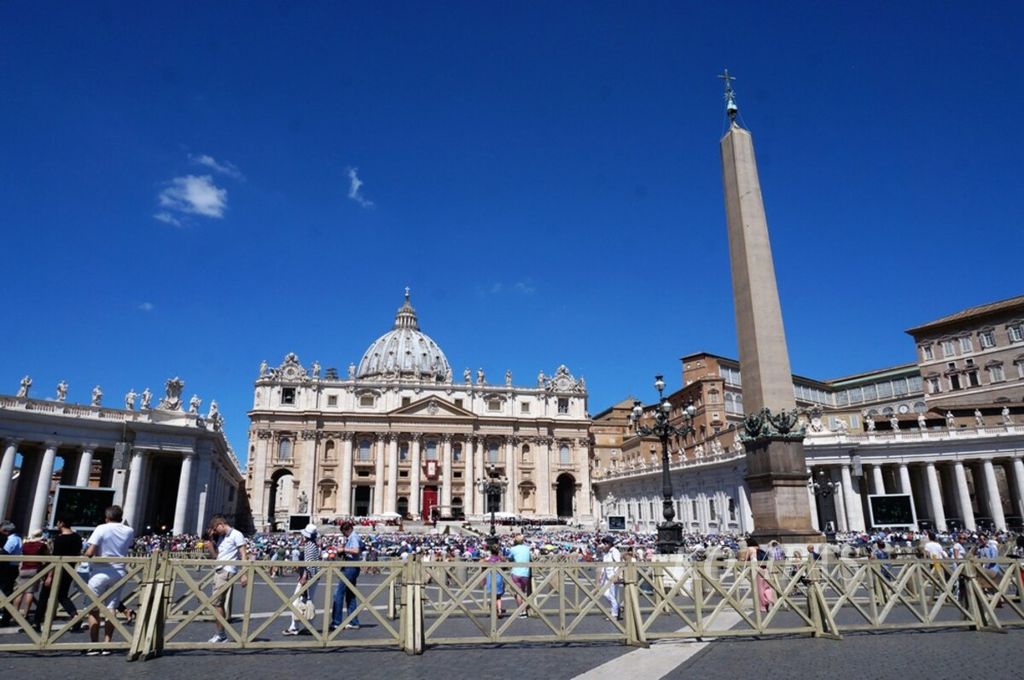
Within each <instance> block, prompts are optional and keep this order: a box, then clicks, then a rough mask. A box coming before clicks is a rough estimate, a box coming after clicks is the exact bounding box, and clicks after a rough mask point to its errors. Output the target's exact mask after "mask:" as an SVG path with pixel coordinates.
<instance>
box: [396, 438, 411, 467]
mask: <svg viewBox="0 0 1024 680" xmlns="http://www.w3.org/2000/svg"><path fill="white" fill-rule="evenodd" d="M398 460H400V461H402V462H403V463H404V462H406V461H408V460H409V442H402V443H401V444H399V445H398Z"/></svg>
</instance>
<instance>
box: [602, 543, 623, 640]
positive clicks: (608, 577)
mask: <svg viewBox="0 0 1024 680" xmlns="http://www.w3.org/2000/svg"><path fill="white" fill-rule="evenodd" d="M601 552H602V553H603V555H602V557H601V561H602V562H604V564H605V566H604V568H603V569H601V579H600V582H599V583H598V585H599V586H600V588H601V592H602V594H603V595H604V599H606V600H608V604H609V605H610V606H611V609H612V618H614V619H616V620H618V619H619V617H620V613H619V564H620V563H621V562H622V555H621V554H620V553H619V549H618V548H616V547H615V543H614V541H612V539H611V537H610V536H605V537H604V538H602V539H601Z"/></svg>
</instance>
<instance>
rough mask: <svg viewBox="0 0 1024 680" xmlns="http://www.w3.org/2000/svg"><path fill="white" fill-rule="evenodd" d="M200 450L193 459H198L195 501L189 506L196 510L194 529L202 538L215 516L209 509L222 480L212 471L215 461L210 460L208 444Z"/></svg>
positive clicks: (204, 444)
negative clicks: (210, 519)
mask: <svg viewBox="0 0 1024 680" xmlns="http://www.w3.org/2000/svg"><path fill="white" fill-rule="evenodd" d="M198 448H199V452H198V453H196V454H194V455H193V456H192V457H193V458H195V459H196V460H195V462H196V463H197V466H196V473H195V476H196V486H195V489H196V493H195V501H194V502H192V503H189V506H190V507H194V508H195V509H196V513H195V518H194V521H193V523H192V528H193V530H194V531H195V533H197V534H199V535H200V536H201V535H202V533H203V529H204V528H205V527H206V518H207V517H208V516H210V515H213V513H212V512H210V510H209V509H210V508H212V507H213V504H212V500H213V496H214V492H215V491H216V488H217V486H218V485H219V482H220V478H219V475H217V474H216V472H214V471H213V470H212V468H213V461H212V460H210V458H211V451H210V448H209V447H208V442H201V443H200V446H199V447H198ZM182 464H183V465H184V461H182ZM218 512H219V509H218ZM174 519H175V521H177V519H178V518H177V513H175V518H174Z"/></svg>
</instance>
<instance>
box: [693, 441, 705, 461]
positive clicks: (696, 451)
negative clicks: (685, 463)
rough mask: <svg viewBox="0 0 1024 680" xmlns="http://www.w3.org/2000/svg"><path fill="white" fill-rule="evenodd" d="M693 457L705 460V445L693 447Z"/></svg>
mask: <svg viewBox="0 0 1024 680" xmlns="http://www.w3.org/2000/svg"><path fill="white" fill-rule="evenodd" d="M693 457H694V458H703V457H704V445H703V444H697V446H695V447H693Z"/></svg>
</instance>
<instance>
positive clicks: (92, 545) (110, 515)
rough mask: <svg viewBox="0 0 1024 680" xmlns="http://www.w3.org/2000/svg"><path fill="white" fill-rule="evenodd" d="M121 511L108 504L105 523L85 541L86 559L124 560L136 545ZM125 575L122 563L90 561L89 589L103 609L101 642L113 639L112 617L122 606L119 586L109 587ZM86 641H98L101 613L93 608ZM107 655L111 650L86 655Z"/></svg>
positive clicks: (133, 535) (97, 608)
mask: <svg viewBox="0 0 1024 680" xmlns="http://www.w3.org/2000/svg"><path fill="white" fill-rule="evenodd" d="M123 515H124V512H123V511H122V510H121V506H119V505H111V506H110V507H109V508H107V509H106V511H105V512H104V517H105V518H106V522H104V523H103V524H101V525H100V526H98V527H96V528H95V529H94V530H93V532H92V535H91V536H89V540H88V541H86V547H85V556H86V557H87V558H89V557H127V556H128V551H129V550H131V548H132V544H133V543H134V542H135V530H134V529H132V528H131V527H130V526H127V525H125V524H123V523H122V521H121V520H122V519H123ZM124 575H125V565H124V562H93V563H92V564H91V565H90V569H89V590H91V591H92V592H93V593H94V594H95V595H96V597H97V598H102V602H103V606H104V607H106V612H105V614H104V617H103V618H104V625H103V641H104V642H111V641H112V640H113V637H114V623H113V617H114V616H115V612H116V611H117V608H118V607H119V606H120V605H121V586H118V587H117V588H114V589H113V590H111V586H113V584H114V583H116V582H117V581H119V580H120V579H121V578H123V577H124ZM89 638H90V639H91V640H92V641H93V642H99V639H100V611H99V607H95V606H94V607H93V608H92V611H90V612H89ZM101 654H102V655H103V656H106V655H108V654H110V650H106V649H105V650H102V651H99V650H96V649H90V650H89V651H87V652H86V655H87V656H97V655H101Z"/></svg>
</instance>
